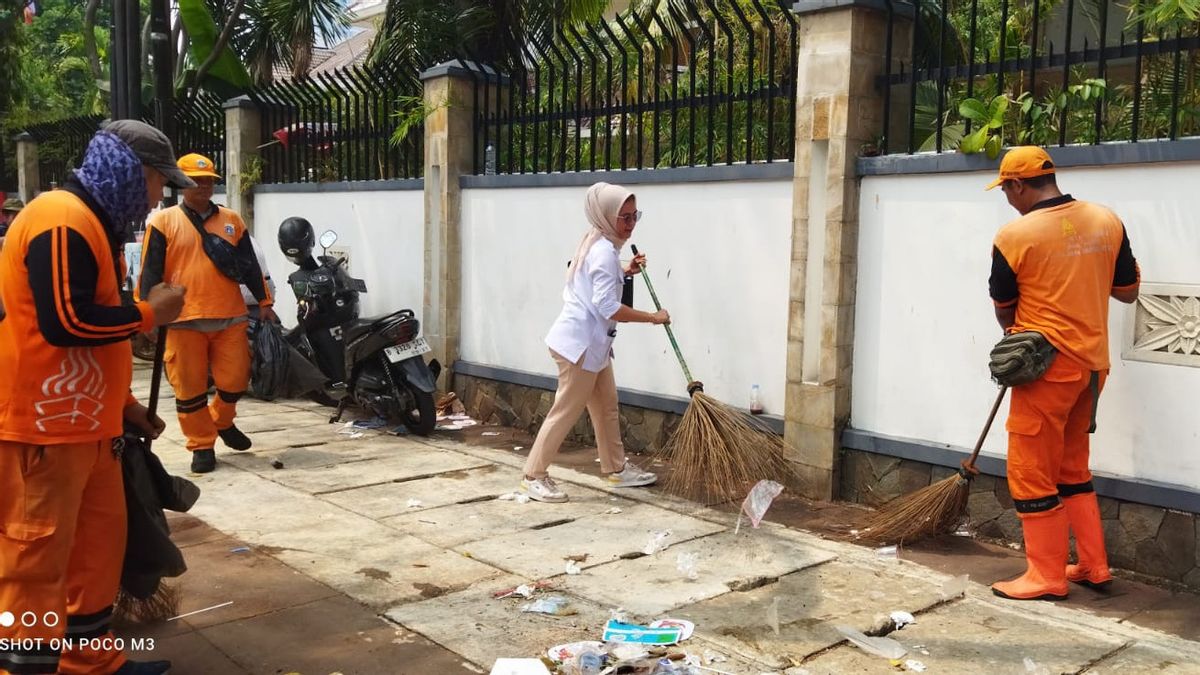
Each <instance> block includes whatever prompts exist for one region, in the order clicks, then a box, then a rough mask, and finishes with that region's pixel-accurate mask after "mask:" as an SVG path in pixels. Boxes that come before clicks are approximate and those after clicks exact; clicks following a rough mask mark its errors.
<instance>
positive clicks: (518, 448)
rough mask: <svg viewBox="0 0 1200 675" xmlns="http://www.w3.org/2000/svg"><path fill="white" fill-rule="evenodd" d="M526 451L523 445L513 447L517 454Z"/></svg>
mask: <svg viewBox="0 0 1200 675" xmlns="http://www.w3.org/2000/svg"><path fill="white" fill-rule="evenodd" d="M524 449H525V446H523V445H514V446H513V450H516V451H517V452H520V451H522V450H524Z"/></svg>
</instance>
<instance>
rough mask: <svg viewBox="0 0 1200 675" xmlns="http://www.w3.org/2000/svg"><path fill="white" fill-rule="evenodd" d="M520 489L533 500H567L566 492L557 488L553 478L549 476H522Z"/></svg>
mask: <svg viewBox="0 0 1200 675" xmlns="http://www.w3.org/2000/svg"><path fill="white" fill-rule="evenodd" d="M521 491H522V492H525V493H527V494H528V495H529V498H530V499H532V500H533V501H535V502H565V501H567V493H565V492H563V491H562V490H559V489H558V485H557V484H555V482H554V479H553V478H551V477H550V476H543V477H542V478H533V479H529V478H522V479H521Z"/></svg>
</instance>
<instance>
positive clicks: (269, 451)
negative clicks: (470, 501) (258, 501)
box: [217, 436, 403, 479]
mask: <svg viewBox="0 0 1200 675" xmlns="http://www.w3.org/2000/svg"><path fill="white" fill-rule="evenodd" d="M343 439H345V437H344V436H342V437H333V438H330V439H328V440H326V441H322V442H312V443H308V444H305V445H301V446H281V445H273V446H261V447H259V446H256V447H255V448H254V449H253V450H248V451H246V452H227V453H218V455H217V458H218V459H219V460H220V461H222V462H224V463H227V464H231V465H233V466H236V467H238V468H240V469H245V470H247V471H253V472H255V473H257V474H260V475H262V476H265V477H266V478H271V479H274V478H275V474H276V472H278V471H283V470H295V469H314V468H320V467H325V466H335V465H337V464H345V463H347V462H356V461H359V460H364V459H384V458H387V457H392V456H394V455H396V454H397V451H398V450H403V448H397V447H395V446H393V445H390V444H387V443H381V442H379V441H370V442H363V441H361V440H348V439H346V440H343ZM276 460H278V461H280V462H283V468H282V469H276V468H275V466H274V462H275V461H276Z"/></svg>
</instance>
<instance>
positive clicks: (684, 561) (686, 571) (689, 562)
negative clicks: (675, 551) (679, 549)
mask: <svg viewBox="0 0 1200 675" xmlns="http://www.w3.org/2000/svg"><path fill="white" fill-rule="evenodd" d="M699 557H700V554H699V553H680V554H679V555H678V556H677V557H676V558H675V569H677V570H679V573H680V574H682V575H683V576H684V577H686V578H687V579H689V580H691V581H695V580H696V579H699V578H700V573H699V572H697V571H696V560H697V559H698V558H699Z"/></svg>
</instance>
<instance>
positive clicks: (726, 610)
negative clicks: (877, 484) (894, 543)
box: [671, 560, 941, 668]
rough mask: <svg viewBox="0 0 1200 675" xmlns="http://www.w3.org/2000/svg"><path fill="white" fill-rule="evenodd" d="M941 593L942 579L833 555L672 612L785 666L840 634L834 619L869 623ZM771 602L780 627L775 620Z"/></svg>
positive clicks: (738, 649) (730, 644)
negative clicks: (929, 579) (907, 574)
mask: <svg viewBox="0 0 1200 675" xmlns="http://www.w3.org/2000/svg"><path fill="white" fill-rule="evenodd" d="M776 599H778V600H779V603H778V605H775V600H776ZM940 600H941V592H940V585H937V584H935V583H932V582H922V581H916V580H913V579H906V578H899V577H897V576H896V575H894V574H891V573H889V572H888V571H886V570H885V569H881V568H876V569H871V568H870V567H866V566H864V565H862V564H861V563H848V562H842V561H840V560H835V561H832V562H828V563H825V564H821V565H817V566H815V567H810V568H808V569H804V570H801V571H799V572H796V573H794V574H788V575H787V576H784V577H781V578H780V579H779V581H778V582H775V583H771V584H768V585H765V586H761V587H759V588H755V589H753V590H750V591H746V592H733V593H728V594H726V595H722V596H720V597H717V598H714V599H711V600H706V601H704V602H700V603H698V604H695V605H691V606H688V607H682V608H680V609H677V610H675V611H673V612H671V615H672V616H675V617H678V618H683V619H687V620H689V621H692V622H693V623H695V624H696V631H697V634H699V635H702V636H703V637H705V638H706V639H709V640H711V641H712V642H714V643H715V644H717V645H719V646H720V647H721V648H722V649H725V650H727V651H728V652H729V653H734V654H742V655H745V656H749V657H753V658H756V659H758V660H760V661H762V662H763V663H765V664H767V665H769V666H770V667H772V668H786V667H788V666H790V665H796V664H799V663H800V661H801V660H803V659H804V658H805V657H806V656H808V655H809V654H814V653H816V652H819V651H821V650H823V649H826V648H828V647H831V646H833V645H835V644H837V643H838V642H840V641H841V640H842V636H841V634H840V633H838V632H837V630H836V629H835V628H834V625H835V624H844V625H848V626H851V627H854V628H857V629H859V630H866V629H868V628H870V627H871V625H872V624H873V623H874V621H875V618H876V616H877V615H880V614H889V613H891V612H892V611H894V610H903V611H906V612H910V613H913V614H916V613H918V612H920V611H922V610H924V609H926V608H928V607H930V606H933V605H935V604H936V603H938V602H939V601H940ZM772 606H775V610H774V611H775V612H777V614H776V617H777V619H778V621H779V633H778V634H776V633H775V631H774V628H773V626H771V625H770V623H769V613H770V612H771V608H772Z"/></svg>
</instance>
